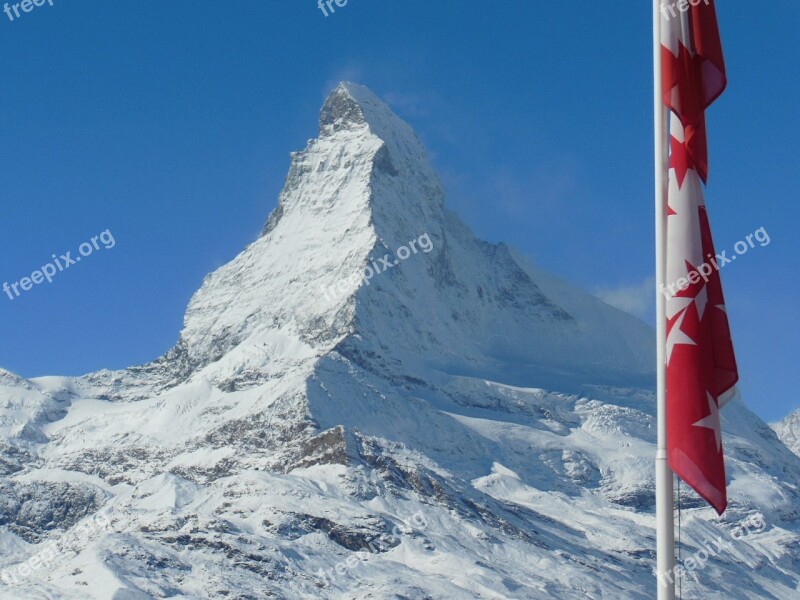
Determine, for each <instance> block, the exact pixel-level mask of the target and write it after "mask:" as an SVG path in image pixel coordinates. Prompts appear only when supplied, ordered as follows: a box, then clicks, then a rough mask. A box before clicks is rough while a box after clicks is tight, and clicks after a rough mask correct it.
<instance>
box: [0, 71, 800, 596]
mask: <svg viewBox="0 0 800 600" xmlns="http://www.w3.org/2000/svg"><path fill="white" fill-rule="evenodd" d="M653 347H654V344H653V334H652V331H651V330H650V329H649V328H648V327H646V326H645V325H644V324H642V323H641V322H639V321H638V320H636V319H635V318H633V317H631V316H629V315H626V314H624V313H621V312H619V311H617V310H615V309H613V308H611V307H609V306H607V305H605V304H603V303H602V302H600V301H599V300H596V299H595V298H592V297H591V296H589V295H587V294H585V293H583V292H581V291H579V290H576V289H574V288H572V287H570V286H569V285H567V284H565V283H563V282H561V281H559V280H558V279H557V278H555V277H553V276H552V275H550V274H548V273H545V272H543V271H541V270H539V269H537V268H536V267H534V266H533V265H531V264H529V263H527V262H526V261H525V260H524V259H523V258H521V257H520V256H519V255H518V254H517V253H516V252H514V251H513V249H511V248H508V247H507V246H505V245H503V244H499V245H495V244H489V243H487V242H483V241H480V240H478V239H476V238H475V237H474V235H473V234H472V233H471V232H470V230H469V229H468V228H467V226H466V225H464V224H463V223H462V222H461V221H460V220H459V219H458V218H457V217H456V216H455V215H453V214H452V213H450V212H448V211H446V210H445V209H444V193H443V191H442V187H441V185H440V184H439V181H438V179H437V177H436V174H435V173H434V171H433V169H432V168H431V166H430V164H429V163H428V161H427V159H426V157H425V152H424V149H423V147H422V145H421V143H420V142H419V140H418V139H417V137H416V135H415V134H414V132H413V131H412V130H411V128H410V127H409V126H408V125H407V124H406V123H405V122H403V121H402V120H401V119H399V118H398V117H397V116H396V115H394V114H393V113H392V111H391V110H390V109H389V108H388V107H387V106H386V105H385V104H384V103H382V102H381V101H380V100H379V99H378V98H377V97H376V96H375V95H374V94H372V92H370V91H369V90H367V89H366V88H364V87H362V86H358V85H354V84H349V83H344V84H341V85H340V86H339V87H337V88H336V90H334V92H333V93H332V94H331V95H330V97H329V98H328V100H327V101H326V102H325V105H324V107H323V109H322V113H321V115H320V136H319V137H318V138H317V139H315V140H311V141H310V142H309V143H308V145H307V147H306V148H305V149H304V150H302V151H300V152H295V153H293V154H292V161H291V167H290V169H289V175H288V177H287V180H286V185H285V187H284V189H283V191H282V192H281V195H280V198H279V202H278V207H277V209H276V210H275V211H274V212H273V213H272V215H271V216H270V217H269V219H268V221H267V224H266V226H265V228H264V231H263V234H262V236H261V237H260V238H259V239H258V240H256V241H255V242H254V243H253V244H251V245H250V246H248V247H247V248H246V249H245V250H244V251H243V252H242V253H241V254H240V255H239V256H237V257H236V258H235V259H234V260H233V261H231V262H230V263H229V264H227V265H225V266H223V267H222V268H220V269H218V270H217V271H215V272H214V273H212V274H210V275H209V276H208V277H207V278H206V279H205V281H204V283H203V285H202V287H201V288H200V290H198V291H197V293H196V294H195V295H194V297H193V298H192V300H191V301H190V303H189V307H188V309H187V312H186V317H185V321H184V328H183V331H182V332H181V333H180V339H179V341H178V343H177V344H176V346H175V347H174V348H173V349H172V350H170V351H169V352H168V353H167V354H165V356H163V357H161V358H159V359H158V360H155V361H153V362H152V363H150V364H148V365H144V366H140V367H132V368H130V369H127V370H124V371H118V372H108V371H101V372H98V373H93V374H90V375H87V376H85V377H82V378H62V377H47V378H39V379H36V380H32V381H26V380H24V379H22V378H19V377H17V376H15V375H13V374H11V373H8V372H6V371H0V448H2V450H3V455H2V458H1V459H0V494H1V496H0V497H1V498H2V499H1V500H0V547H2V548H3V552H2V558H0V576H2V573H3V569H6V571H5V572H6V574H7V577H6V580H7V585H6V586H5V587H0V598H5V597H8V598H42V597H52V598H80V599H85V598H109V599H110V598H116V599H121V598H149V597H178V596H181V597H188V598H205V597H212V598H218V597H219V598H221V597H226V598H291V599H293V598H359V599H360V598H412V599H423V598H435V599H440V598H441V599H445V598H447V599H451V598H456V599H460V598H464V599H473V598H509V599H510V598H586V597H609V598H650V597H652V595H653V592H654V589H655V580H654V578H653V575H652V569H653V566H654V545H655V544H654V535H655V531H654V518H653V474H652V472H653V457H654V446H653V443H654V438H655V433H654V432H655V422H654V416H653V413H654V399H653V395H652V393H651V392H650V391H649V388H650V387H651V386H652V382H653V372H652V366H653V364H654V356H653ZM724 421H725V422H724V427H725V429H726V452H727V456H728V471H729V477H730V480H731V484H730V496H731V508H730V509H729V511H728V512H727V513H726V517H725V518H724V519H723V520H721V521H716V520H715V519H713V518H712V516H711V511H710V509H706V508H705V507H703V506H702V504H700V503H698V502H697V501H696V499H695V498H692V497H689V498H684V506H687V507H690V508H689V509H688V510H686V511H685V512H684V516H683V525H684V535H683V539H684V540H685V542H684V543H685V546H684V548H683V549H682V552H683V554H684V556H686V555H691V553H693V552H694V551H695V550H697V549H698V548H700V547H701V546H702V545H704V544H706V543H708V542H709V540H712V539H716V538H717V537H718V536H727V535H728V534H729V533H731V532H732V531H735V529H734V527H735V526H736V524H737V523H738V522H740V521H741V520H742V519H744V518H745V517H752V516H753V515H757V516H760V518H762V520H763V522H764V527H763V528H760V529H759V530H757V531H753V532H752V533H751V534H750V535H748V536H746V537H744V538H742V539H738V540H737V541H736V542H733V543H732V545H731V547H730V549H729V550H727V551H726V552H725V553H722V554H720V555H719V556H717V557H714V558H713V559H712V560H711V562H710V563H709V566H708V567H707V568H706V569H704V570H702V571H698V572H696V573H695V575H696V577H693V578H691V579H686V580H685V581H684V582H683V591H684V594H685V595H686V597H713V595H714V594H716V595H718V596H719V597H726V598H752V597H772V598H791V597H794V595H795V593H796V592H797V590H798V582H800V576H798V566H800V547H798V540H800V537H798V530H799V528H800V515H798V506H800V495H799V494H798V490H800V487H799V486H800V458H798V456H796V455H794V454H792V453H791V452H790V451H789V450H788V449H787V448H786V446H785V445H783V444H782V443H780V442H779V441H778V440H777V438H776V436H775V434H774V433H773V432H772V431H771V430H770V429H769V428H768V427H767V426H766V425H765V424H764V423H763V422H761V421H760V420H759V419H758V418H757V417H755V416H754V415H753V414H752V413H750V412H749V411H747V410H746V409H745V408H744V406H743V405H742V404H740V403H739V404H737V403H734V404H733V405H732V406H730V407H729V408H727V409H726V411H725V413H724ZM795 431H796V429H795ZM783 438H784V440H785V441H786V440H790V439H796V437H795V438H787V437H786V436H785V435H784V436H783ZM100 516H102V518H99V517H100ZM51 546H52V547H54V548H57V549H58V553H57V556H58V559H57V560H54V559H48V558H47V556H49V555H50V554H46V553H45V550H44V549H46V548H50V547H51ZM34 556H38V557H39V558H40V559H42V557H44V559H42V560H37V561H36V562H37V565H38V566H35V567H33V568H32V567H31V564H32V563H30V562H24V564H23V565H22V566H20V564H19V563H23V561H29V559H30V557H34ZM712 564H713V567H712V566H711V565H712ZM15 565H16V566H15ZM754 566H755V567H757V568H753V567H754ZM23 567H24V568H23ZM23 571H24V574H23ZM0 585H3V584H0Z"/></svg>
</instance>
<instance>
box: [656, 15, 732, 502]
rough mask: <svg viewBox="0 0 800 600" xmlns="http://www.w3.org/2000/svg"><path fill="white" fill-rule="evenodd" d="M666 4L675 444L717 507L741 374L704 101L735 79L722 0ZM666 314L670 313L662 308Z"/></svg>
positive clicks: (692, 481) (681, 461) (670, 417)
mask: <svg viewBox="0 0 800 600" xmlns="http://www.w3.org/2000/svg"><path fill="white" fill-rule="evenodd" d="M680 5H681V3H676V4H673V5H672V6H673V8H674V10H673V11H672V12H670V11H669V7H665V8H664V9H663V10H662V23H661V45H662V49H661V55H662V83H663V92H664V104H665V105H666V106H667V107H668V108H669V109H670V111H671V118H670V158H669V189H668V195H667V202H668V209H667V215H668V216H667V251H666V255H667V267H666V268H667V272H666V284H667V285H666V286H665V287H664V288H663V289H662V290H661V291H662V293H664V294H665V296H666V297H667V301H666V311H667V314H666V318H667V347H666V358H667V446H668V455H669V463H670V466H671V467H672V470H673V471H674V472H675V473H676V474H677V475H678V476H679V477H680V478H681V479H683V480H684V481H685V482H686V483H687V484H688V485H689V486H691V487H692V488H693V489H694V490H695V491H696V492H697V493H698V494H700V496H702V497H703V498H705V499H706V500H707V501H708V502H709V503H710V504H711V505H712V506H713V507H714V508H715V509H716V511H717V512H718V513H720V514H722V512H723V511H724V510H725V507H726V506H727V494H726V489H725V488H726V480H725V465H724V462H723V454H722V434H721V431H720V415H719V410H720V408H722V406H723V405H724V404H725V402H726V401H727V400H728V399H730V397H731V396H732V395H733V388H734V385H735V384H736V382H737V380H738V378H739V376H738V372H737V367H736V359H735V357H734V352H733V343H732V341H731V335H730V329H729V327H728V317H727V315H726V312H725V300H724V298H723V295H722V282H721V280H720V274H719V268H718V263H717V258H716V252H715V250H714V242H713V240H712V238H711V227H710V225H709V220H708V214H707V211H706V206H705V202H704V200H703V184H704V183H705V181H706V178H707V176H708V151H707V142H706V126H705V109H706V108H708V106H709V105H711V103H712V102H713V101H714V100H715V99H716V98H717V97H718V96H719V95H720V94H721V93H722V92H723V90H724V89H725V85H726V83H727V80H726V76H725V62H724V59H723V55H722V45H721V43H720V36H719V29H718V27H717V16H716V11H715V8H714V2H713V0H697V1H692V2H691V3H687V6H685V7H684V8H686V9H687V10H685V11H681V10H680V9H678V8H677V6H680ZM659 318H663V316H659Z"/></svg>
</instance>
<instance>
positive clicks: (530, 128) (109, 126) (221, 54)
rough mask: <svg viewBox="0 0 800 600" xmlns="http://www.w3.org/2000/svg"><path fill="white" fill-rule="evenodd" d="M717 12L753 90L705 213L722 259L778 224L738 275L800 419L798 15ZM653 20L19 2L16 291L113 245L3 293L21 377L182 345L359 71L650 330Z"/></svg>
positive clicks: (784, 8)
mask: <svg viewBox="0 0 800 600" xmlns="http://www.w3.org/2000/svg"><path fill="white" fill-rule="evenodd" d="M718 5H719V6H718V12H719V16H720V26H721V29H722V35H723V43H724V47H725V50H726V57H727V62H728V75H729V81H730V83H729V87H728V91H727V92H726V93H725V94H724V95H723V97H722V98H721V99H720V100H719V101H718V102H717V103H716V104H715V105H714V106H713V107H712V109H711V112H710V115H709V129H710V161H711V174H710V184H709V188H708V194H707V203H708V205H709V210H710V214H711V219H712V227H713V229H714V233H715V238H716V242H717V246H718V248H720V249H726V248H727V249H729V253H730V249H731V248H732V247H733V245H734V244H735V243H736V242H737V241H739V240H741V239H743V238H744V237H745V236H746V235H747V234H749V233H752V232H753V231H755V230H756V229H758V228H760V227H764V228H765V229H766V231H767V232H768V234H769V236H770V244H769V245H767V246H765V247H760V246H756V248H754V249H752V250H750V251H749V252H748V253H747V254H746V255H744V256H742V257H740V258H739V259H738V260H737V262H736V263H734V264H732V265H729V266H727V267H726V268H725V270H724V271H723V281H724V285H725V289H726V294H727V301H728V302H727V304H728V311H729V316H730V319H731V324H732V328H733V334H734V341H735V343H736V345H737V353H738V356H739V362H740V371H741V374H742V384H741V387H742V390H743V393H744V397H745V400H746V401H747V403H748V404H749V405H750V406H751V407H752V408H753V409H754V410H755V411H756V412H757V413H759V414H760V415H761V416H762V417H764V418H765V419H767V420H775V419H777V418H779V417H782V416H784V415H785V414H786V413H788V412H789V411H790V410H792V409H795V408H798V407H800V395H799V394H798V389H800V369H798V367H797V364H796V360H797V356H798V355H800V342H798V334H800V319H799V318H798V310H797V305H798V296H799V295H800V284H799V283H798V277H797V275H798V272H800V269H798V267H799V266H800V264H798V263H800V260H799V257H800V252H798V250H800V242H798V237H797V235H796V233H794V231H793V230H794V229H795V228H796V227H797V222H798V221H800V208H798V203H797V200H798V192H797V189H798V186H797V171H798V166H800V165H799V164H798V163H799V160H798V159H800V127H799V125H800V112H799V110H798V96H800V94H798V92H799V91H800V81H799V80H798V78H797V73H799V72H800V52H798V41H800V40H799V39H798V31H800V3H798V2H796V0H773V1H772V2H758V3H755V2H747V1H745V0H721V1H720V2H718ZM649 11H650V8H649V3H648V2H645V1H636V2H634V1H631V0H626V1H625V2H587V1H585V0H573V1H565V2H552V1H551V2H546V1H544V0H535V1H531V0H525V1H523V0H517V1H514V0H508V1H505V2H500V3H497V2H491V3H490V2H477V1H466V0H465V1H461V2H457V1H451V0H436V1H431V0H424V1H423V0H404V1H392V2H389V1H380V0H349V2H348V3H347V5H346V6H344V7H342V8H338V9H337V10H336V13H335V14H331V15H329V16H328V17H325V16H324V15H323V13H322V12H321V11H320V10H319V9H318V8H317V4H316V0H284V1H280V2H279V1H275V0H265V1H261V2H256V1H253V0H236V1H231V2H219V1H216V0H215V1H213V2H212V1H209V0H192V1H191V2H190V1H188V0H183V1H176V2H152V1H148V2H119V1H108V0H107V1H103V2H101V1H99V0H81V1H80V2H78V1H74V0H53V5H52V6H50V5H49V4H48V3H45V4H44V5H43V6H41V7H38V8H34V9H33V10H32V12H30V13H22V14H21V16H20V17H19V18H15V19H14V20H13V21H11V20H9V19H8V18H7V16H6V15H5V14H3V13H0V86H2V88H1V89H2V93H1V94H0V142H1V143H0V173H2V177H0V203H1V206H2V209H3V211H2V220H0V284H2V283H3V282H4V281H7V282H16V281H18V280H19V279H20V278H22V277H24V276H26V275H30V273H31V272H32V271H34V270H36V269H37V268H38V267H40V266H41V265H43V264H44V263H46V262H47V261H49V260H51V259H50V257H51V255H52V254H56V255H60V254H62V253H65V252H66V251H68V250H69V251H72V256H73V257H74V256H75V255H76V254H77V248H78V246H79V245H80V244H81V243H83V242H91V238H92V237H94V236H97V235H99V234H100V232H103V231H105V230H106V229H108V230H110V232H111V234H112V235H113V238H114V241H115V245H114V247H113V248H110V249H106V248H105V245H104V244H103V242H102V241H101V240H97V242H98V244H97V245H98V247H99V248H100V249H99V250H94V249H93V248H92V250H93V253H92V254H91V255H90V256H87V257H85V258H84V259H83V262H81V263H76V264H75V265H73V266H71V267H70V268H69V269H68V270H67V271H64V272H62V273H57V274H56V276H55V277H54V278H53V282H52V283H51V284H48V283H46V282H44V283H42V284H40V285H37V286H35V287H34V288H33V289H32V290H30V291H28V292H24V293H23V294H22V296H20V297H19V298H16V299H15V300H13V301H11V300H9V299H8V297H7V296H6V295H5V294H2V295H0V327H1V328H2V343H1V344H0V365H2V366H3V367H5V368H7V369H9V370H12V371H15V372H18V373H20V374H22V375H24V376H28V377H31V376H37V375H44V374H65V375H66V374H82V373H85V372H89V371H93V370H97V369H100V368H104V367H105V368H122V367H125V366H129V365H132V364H140V363H143V362H147V361H149V360H151V359H153V358H155V357H157V356H158V355H160V354H162V353H163V352H164V351H166V350H167V349H168V348H169V347H170V346H171V345H172V344H173V343H174V342H175V341H176V340H177V337H178V332H179V331H180V329H181V324H182V317H183V311H184V308H185V306H186V303H187V301H188V300H189V297H190V296H191V294H192V293H193V292H194V291H195V290H196V289H197V288H198V287H199V285H200V284H201V282H202V279H203V276H204V275H205V274H206V273H208V272H209V271H211V270H213V269H214V268H216V267H218V266H220V265H222V264H224V263H225V262H227V261H228V260H230V259H231V258H233V257H234V256H235V255H236V254H237V253H238V252H239V251H240V250H241V249H242V248H243V247H244V246H245V244H247V243H248V242H250V241H252V240H253V239H254V238H255V237H256V236H257V235H258V232H259V231H260V229H261V227H262V225H263V223H264V222H265V220H266V218H267V215H268V213H269V212H270V210H272V209H273V208H274V206H275V204H276V198H277V194H278V192H279V190H280V188H281V186H282V184H283V180H284V177H285V175H286V171H287V169H288V165H289V158H288V153H289V152H290V151H292V150H298V149H301V148H303V147H304V145H305V142H306V140H307V139H308V138H311V137H315V136H316V133H317V117H318V111H319V107H320V106H321V103H322V101H323V100H324V97H325V95H326V94H327V92H328V91H329V90H330V89H331V88H332V87H333V86H334V85H335V84H336V83H337V82H338V81H339V80H342V79H347V80H353V81H357V82H360V83H364V84H366V85H368V86H370V87H371V88H372V89H373V90H374V91H375V92H376V93H377V94H378V95H380V96H382V97H383V98H385V99H386V100H388V101H389V102H390V104H391V105H392V106H393V107H394V108H395V109H396V111H397V112H398V113H399V114H400V115H401V116H403V117H404V118H405V119H406V120H408V121H409V122H410V123H411V124H412V125H413V126H414V127H415V128H416V129H417V131H418V132H419V133H420V135H421V137H422V138H423V141H424V142H425V144H426V145H427V147H428V148H429V150H430V153H431V157H432V160H433V162H434V164H435V166H436V168H437V169H438V171H439V172H440V175H441V177H442V180H443V182H444V185H445V188H446V190H447V199H446V203H447V204H448V205H449V207H450V208H452V209H454V210H456V211H457V212H458V213H460V214H461V215H462V217H463V218H464V219H465V220H466V221H467V222H468V223H469V224H470V225H471V226H472V228H473V229H474V230H475V231H476V233H478V234H479V235H480V236H481V237H484V238H486V239H489V240H492V241H501V240H502V241H507V242H509V243H511V244H512V245H515V246H517V247H518V248H520V249H521V250H522V251H523V252H524V253H526V254H528V255H530V256H531V257H532V258H533V259H534V260H535V261H536V262H538V263H539V264H540V265H542V266H544V267H546V268H548V269H550V270H551V271H554V272H556V273H559V274H560V275H562V276H563V277H565V278H566V279H568V280H571V281H573V282H574V283H576V284H578V285H580V286H582V287H584V288H586V289H588V290H590V291H592V292H595V293H599V294H601V295H604V296H605V297H608V298H613V299H614V300H615V301H616V302H622V303H626V304H627V305H628V306H629V307H630V309H631V310H633V311H634V312H638V313H639V314H640V315H641V316H642V317H643V318H644V319H645V320H647V321H648V322H651V323H652V321H653V315H652V311H653V309H652V304H653V303H652V301H651V296H652V285H651V283H650V281H651V278H652V272H653V266H652V262H653V259H652V242H653V235H652V230H653V225H652V221H653V210H652V166H651V160H652V159H651V156H652V141H651V139H652V138H651V135H652V133H651V132H652V125H651V123H652V116H651V110H652V109H651V104H652V100H651V94H652V92H651V85H652V83H651V77H652V63H651V60H652V59H651V54H650V53H651V18H650V12H649ZM12 14H13V13H12ZM106 239H108V238H106ZM108 245H110V244H108Z"/></svg>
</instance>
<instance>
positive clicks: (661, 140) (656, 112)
mask: <svg viewBox="0 0 800 600" xmlns="http://www.w3.org/2000/svg"><path fill="white" fill-rule="evenodd" d="M662 1H663V0H653V121H654V134H655V135H654V137H655V176H656V177H655V179H656V182H655V211H656V344H657V346H656V360H657V378H656V385H657V389H656V404H657V410H656V413H657V419H658V449H657V450H656V545H657V548H656V556H657V558H656V562H657V564H656V569H657V582H656V585H657V587H658V600H674V598H675V522H674V501H673V495H672V494H673V489H672V486H673V481H672V469H670V467H669V463H668V462H667V393H666V391H667V385H666V384H667V378H666V345H667V344H666V341H667V323H666V299H665V297H664V295H663V294H662V292H661V290H663V289H664V284H665V283H666V274H667V268H666V267H667V263H666V258H667V255H666V240H667V235H666V230H667V228H666V225H667V210H666V196H667V185H666V184H667V158H668V157H667V109H666V107H665V106H664V102H663V96H662V93H661V87H662V86H661V11H660V8H661V2H662Z"/></svg>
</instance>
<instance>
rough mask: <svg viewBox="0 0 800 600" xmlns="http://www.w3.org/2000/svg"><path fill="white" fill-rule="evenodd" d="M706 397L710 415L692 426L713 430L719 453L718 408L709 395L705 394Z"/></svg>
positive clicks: (719, 425) (720, 430)
mask: <svg viewBox="0 0 800 600" xmlns="http://www.w3.org/2000/svg"><path fill="white" fill-rule="evenodd" d="M706 395H707V396H708V412H709V413H710V414H709V415H708V416H707V417H706V418H705V419H700V420H699V421H698V422H697V423H694V426H695V427H705V428H706V429H713V430H714V438H715V439H716V441H717V452H719V449H720V447H721V446H722V425H721V424H720V422H719V407H718V406H717V402H716V401H715V400H714V397H713V396H712V395H711V394H709V393H708V392H706Z"/></svg>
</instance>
